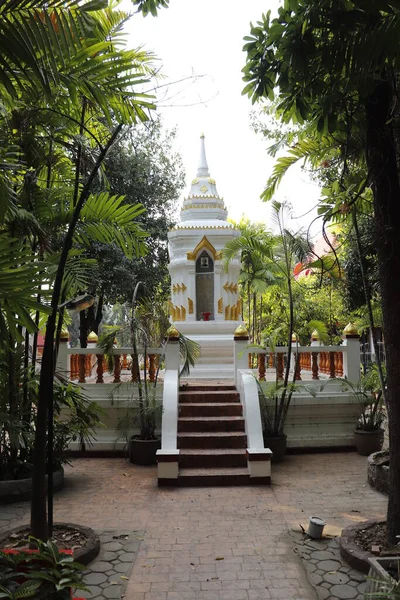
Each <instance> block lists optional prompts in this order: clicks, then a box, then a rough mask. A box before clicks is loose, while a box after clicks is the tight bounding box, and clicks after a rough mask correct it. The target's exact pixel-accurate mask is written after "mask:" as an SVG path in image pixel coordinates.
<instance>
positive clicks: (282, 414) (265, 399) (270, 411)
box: [256, 380, 315, 437]
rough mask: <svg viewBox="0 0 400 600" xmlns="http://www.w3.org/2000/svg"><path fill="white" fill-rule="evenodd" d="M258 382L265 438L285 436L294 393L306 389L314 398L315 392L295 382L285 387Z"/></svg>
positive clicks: (278, 383) (278, 384)
mask: <svg viewBox="0 0 400 600" xmlns="http://www.w3.org/2000/svg"><path fill="white" fill-rule="evenodd" d="M256 381H257V388H258V398H259V401H260V412H261V421H262V427H263V433H264V436H266V437H268V436H281V435H284V428H285V423H286V417H287V413H288V410H289V405H290V403H291V400H292V396H293V394H294V392H296V391H299V390H300V389H301V388H304V389H306V390H307V392H308V393H309V394H311V395H312V396H314V395H315V392H314V390H312V389H308V388H306V387H305V386H301V385H298V384H296V383H294V382H292V383H288V384H287V385H285V384H284V383H281V382H279V381H276V382H274V383H271V382H266V381H258V380H256Z"/></svg>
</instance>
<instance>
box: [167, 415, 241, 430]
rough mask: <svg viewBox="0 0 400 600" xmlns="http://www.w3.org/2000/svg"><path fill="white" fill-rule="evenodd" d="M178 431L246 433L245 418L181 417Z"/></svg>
mask: <svg viewBox="0 0 400 600" xmlns="http://www.w3.org/2000/svg"><path fill="white" fill-rule="evenodd" d="M178 431H179V432H181V431H193V432H194V431H197V432H199V431H201V432H207V431H214V432H216V431H244V418H243V417H179V418H178Z"/></svg>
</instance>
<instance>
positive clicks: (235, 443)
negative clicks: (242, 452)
mask: <svg viewBox="0 0 400 600" xmlns="http://www.w3.org/2000/svg"><path fill="white" fill-rule="evenodd" d="M177 442H178V448H180V449H184V448H185V449H187V448H192V449H203V450H204V449H215V450H216V449H222V448H246V447H247V436H246V434H245V433H242V432H239V431H219V432H218V433H215V432H209V431H200V432H197V431H196V432H194V431H185V432H182V433H178V440H177Z"/></svg>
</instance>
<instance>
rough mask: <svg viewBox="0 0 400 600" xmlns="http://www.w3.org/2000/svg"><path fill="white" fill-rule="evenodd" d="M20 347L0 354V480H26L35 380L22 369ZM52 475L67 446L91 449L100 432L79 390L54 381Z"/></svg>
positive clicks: (96, 411) (92, 406)
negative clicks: (73, 442) (76, 443)
mask: <svg viewBox="0 0 400 600" xmlns="http://www.w3.org/2000/svg"><path fill="white" fill-rule="evenodd" d="M23 355H24V347H23V345H22V344H20V345H18V346H16V347H15V349H13V350H12V349H9V350H8V351H7V352H4V351H3V352H1V351H0V450H1V452H0V480H4V479H20V478H28V477H30V475H31V470H32V459H33V447H34V435H35V420H36V406H37V402H38V376H37V374H36V373H35V372H32V370H31V369H30V368H28V369H25V368H24V366H23ZM54 412H55V424H54V453H53V470H56V469H59V468H60V467H61V465H62V464H63V463H65V462H66V460H67V459H66V450H67V449H68V446H69V444H70V443H71V442H72V441H79V442H80V444H81V445H82V446H83V447H85V446H88V445H90V444H91V443H92V441H93V439H94V433H95V429H96V428H98V427H99V426H101V422H100V414H101V411H100V407H99V406H98V405H97V404H96V403H95V402H91V401H90V400H89V399H88V398H87V397H86V396H85V395H84V393H83V391H82V390H81V388H80V387H78V386H76V385H74V384H72V383H67V382H63V381H56V382H55V387H54Z"/></svg>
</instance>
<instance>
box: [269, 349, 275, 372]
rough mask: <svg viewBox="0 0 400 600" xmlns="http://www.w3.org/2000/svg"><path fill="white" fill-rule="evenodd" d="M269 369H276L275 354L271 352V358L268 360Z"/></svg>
mask: <svg viewBox="0 0 400 600" xmlns="http://www.w3.org/2000/svg"><path fill="white" fill-rule="evenodd" d="M268 367H269V368H270V369H273V368H274V353H273V352H270V353H269V358H268Z"/></svg>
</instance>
